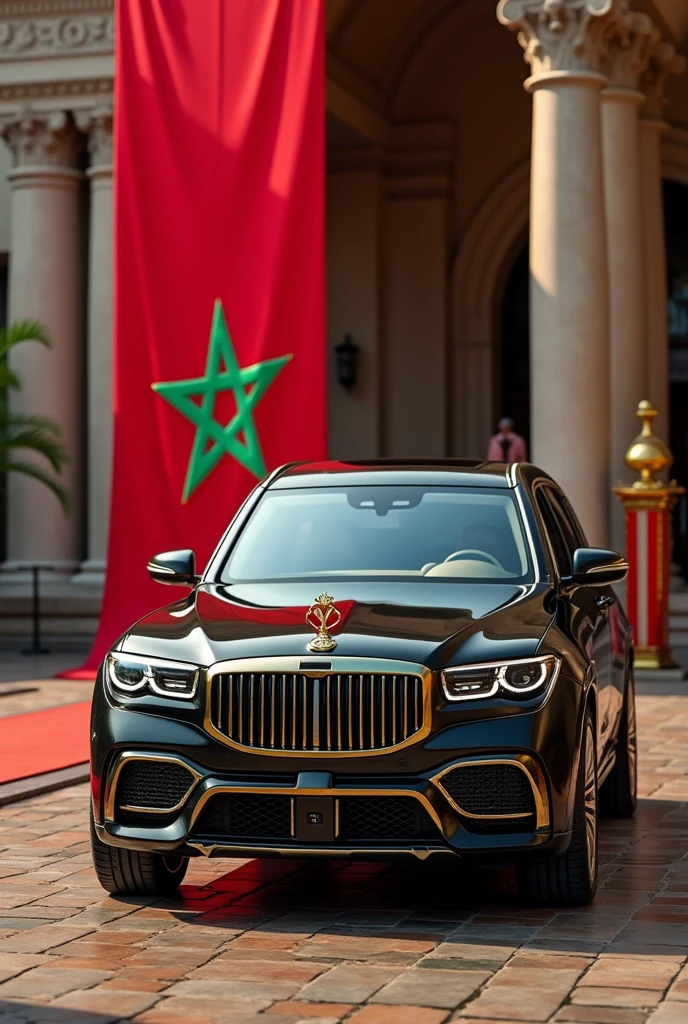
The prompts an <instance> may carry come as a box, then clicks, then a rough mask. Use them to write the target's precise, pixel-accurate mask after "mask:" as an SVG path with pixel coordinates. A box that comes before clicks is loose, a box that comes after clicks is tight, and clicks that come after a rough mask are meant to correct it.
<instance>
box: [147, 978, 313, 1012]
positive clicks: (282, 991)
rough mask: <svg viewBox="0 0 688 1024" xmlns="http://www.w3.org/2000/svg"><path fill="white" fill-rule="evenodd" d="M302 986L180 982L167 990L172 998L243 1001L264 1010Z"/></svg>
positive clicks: (257, 982)
mask: <svg viewBox="0 0 688 1024" xmlns="http://www.w3.org/2000/svg"><path fill="white" fill-rule="evenodd" d="M300 987H301V986H300V985H299V983H298V982H291V981H215V980H210V981H209V980H203V981H179V982H177V983H176V984H174V985H172V986H170V988H169V989H168V990H167V992H168V994H169V995H171V996H211V995H214V996H216V997H217V998H218V999H240V1000H241V999H243V1000H244V1001H247V1000H249V1001H252V1002H256V1003H258V1004H260V1005H258V1006H257V1007H256V1009H263V1008H264V1007H265V1006H268V1005H269V1004H270V1002H271V1001H272V1000H277V999H289V998H291V996H293V995H295V994H296V992H298V990H299V988H300Z"/></svg>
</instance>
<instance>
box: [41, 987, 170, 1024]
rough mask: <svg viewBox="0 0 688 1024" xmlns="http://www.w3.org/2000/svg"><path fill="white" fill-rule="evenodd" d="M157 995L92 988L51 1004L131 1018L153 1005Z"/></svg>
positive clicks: (70, 993) (61, 997)
mask: <svg viewBox="0 0 688 1024" xmlns="http://www.w3.org/2000/svg"><path fill="white" fill-rule="evenodd" d="M158 999H159V996H158V995H155V994H152V993H146V992H121V991H119V992H117V991H112V990H111V989H101V988H92V989H89V990H88V991H86V992H69V993H68V994H67V995H64V996H60V997H59V999H55V1000H54V1001H53V1003H52V1005H53V1006H59V1007H61V1008H64V1009H68V1010H75V1011H78V1010H82V1011H83V1010H87V1011H91V1012H92V1013H98V1014H100V1013H106V1014H114V1015H115V1016H116V1017H118V1018H119V1017H133V1016H134V1015H135V1014H137V1013H142V1012H143V1011H144V1010H147V1009H148V1008H149V1007H150V1006H153V1005H154V1003H157V1002H158Z"/></svg>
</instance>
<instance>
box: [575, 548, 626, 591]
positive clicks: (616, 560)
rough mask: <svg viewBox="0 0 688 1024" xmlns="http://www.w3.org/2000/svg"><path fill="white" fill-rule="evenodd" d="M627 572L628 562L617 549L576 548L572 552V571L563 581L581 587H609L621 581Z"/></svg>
mask: <svg viewBox="0 0 688 1024" xmlns="http://www.w3.org/2000/svg"><path fill="white" fill-rule="evenodd" d="M627 574H628V562H627V561H626V559H625V558H624V557H623V555H620V554H619V553H618V551H609V550H607V548H577V549H576V551H574V553H573V573H572V574H571V576H570V578H569V579H568V580H564V581H563V582H565V583H573V584H574V585H575V586H581V587H609V586H612V585H613V584H614V583H621V581H622V580H625V579H626V576H627Z"/></svg>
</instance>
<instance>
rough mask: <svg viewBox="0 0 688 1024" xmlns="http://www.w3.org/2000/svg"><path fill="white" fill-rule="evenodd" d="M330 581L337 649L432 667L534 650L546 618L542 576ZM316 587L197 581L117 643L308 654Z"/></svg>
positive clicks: (203, 655) (152, 650)
mask: <svg viewBox="0 0 688 1024" xmlns="http://www.w3.org/2000/svg"><path fill="white" fill-rule="evenodd" d="M321 589H322V588H321ZM328 589H330V590H332V591H333V592H334V601H335V606H336V607H337V609H338V610H339V611H340V613H341V616H342V618H341V622H340V624H339V626H338V627H337V628H336V629H333V630H332V634H333V637H334V639H335V640H336V641H337V648H336V650H335V651H333V652H332V654H333V656H335V657H340V656H343V657H359V658H388V659H390V660H401V661H413V662H417V663H420V664H424V665H427V666H428V667H429V668H438V667H441V666H443V665H448V664H456V665H460V664H470V663H476V662H479V661H489V660H497V659H500V658H503V657H509V658H514V657H516V658H518V657H531V656H532V655H533V654H535V652H536V650H537V647H538V644H539V643H540V641H541V640H542V637H543V635H544V633H545V631H546V629H547V627H548V625H549V623H550V621H551V619H552V611H551V603H550V599H551V594H552V590H551V588H550V587H549V586H548V585H543V584H538V585H532V586H514V585H510V584H497V583H489V584H477V585H476V584H463V583H457V582H455V581H452V582H451V583H433V582H430V581H423V582H409V583H406V582H402V583H399V582H396V581H395V582H393V583H378V582H376V583H361V582H353V581H352V582H337V583H336V584H329V585H328ZM316 591H317V584H316V585H314V584H313V583H312V582H310V583H270V584H241V585H233V586H231V587H229V586H222V585H215V584H207V583H206V584H202V585H201V586H200V587H198V588H197V589H196V590H195V592H194V593H193V594H191V595H189V597H187V598H186V599H184V600H182V601H177V602H176V603H174V604H171V605H167V606H166V607H164V608H160V609H158V610H157V611H155V612H152V613H151V614H150V615H147V616H145V618H143V619H141V620H140V621H139V622H137V623H136V625H135V626H134V627H133V628H132V629H131V630H130V632H129V633H127V634H126V635H125V636H124V637H123V638H122V640H121V641H120V644H119V647H120V649H121V650H123V651H126V652H128V653H130V654H141V655H149V656H157V657H166V658H171V659H174V660H178V661H188V662H192V663H196V664H200V665H211V664H214V663H215V662H217V661H224V660H226V659H232V658H253V657H280V656H285V655H286V656H297V657H298V656H300V657H304V658H308V657H310V658H313V655H312V654H310V655H309V651H308V648H307V644H308V643H309V641H310V640H311V639H312V638H313V636H314V632H313V630H312V629H311V627H310V626H308V625H307V624H306V621H305V615H306V611H307V609H308V607H309V606H310V604H311V602H312V601H313V600H314V599H315V596H316ZM321 657H329V655H324V656H321Z"/></svg>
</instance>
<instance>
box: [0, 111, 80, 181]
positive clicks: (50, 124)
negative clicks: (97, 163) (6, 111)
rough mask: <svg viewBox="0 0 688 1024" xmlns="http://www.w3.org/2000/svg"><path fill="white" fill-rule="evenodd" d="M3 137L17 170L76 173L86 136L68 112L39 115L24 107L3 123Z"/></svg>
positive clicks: (1, 126) (1, 130) (0, 132)
mask: <svg viewBox="0 0 688 1024" xmlns="http://www.w3.org/2000/svg"><path fill="white" fill-rule="evenodd" d="M0 135H2V137H3V139H4V140H5V142H6V143H7V145H8V146H9V148H10V149H11V151H12V155H13V157H14V167H15V170H17V171H19V170H21V169H23V168H29V167H31V168H37V167H49V168H63V169H74V168H75V167H76V165H77V163H78V159H79V154H80V152H81V149H82V147H83V136H82V134H81V132H79V131H78V129H77V127H76V125H75V124H74V122H73V120H72V118H71V117H70V116H69V114H66V113H65V112H64V111H54V112H51V113H38V112H36V111H34V110H32V109H31V108H30V107H23V108H22V109H21V110H19V111H17V113H16V114H12V115H10V116H9V117H6V118H4V119H3V120H2V121H1V122H0Z"/></svg>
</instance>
